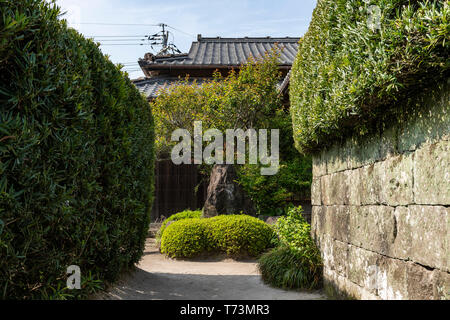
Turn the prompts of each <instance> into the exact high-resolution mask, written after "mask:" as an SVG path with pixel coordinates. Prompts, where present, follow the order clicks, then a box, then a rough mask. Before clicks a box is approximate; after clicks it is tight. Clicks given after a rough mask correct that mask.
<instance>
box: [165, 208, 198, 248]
mask: <svg viewBox="0 0 450 320" xmlns="http://www.w3.org/2000/svg"><path fill="white" fill-rule="evenodd" d="M201 217H202V211H201V210H196V211H192V210H184V211H182V212H178V213H176V214H173V215H171V216H170V217H168V218H167V219H165V220H164V221H163V223H162V224H161V228H159V230H158V233H157V234H156V240H157V241H158V242H160V240H161V237H162V235H163V233H164V230H165V229H166V227H167V224H168V223H169V222H174V221H179V220H183V219H194V218H201Z"/></svg>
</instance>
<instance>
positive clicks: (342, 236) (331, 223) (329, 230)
mask: <svg viewBox="0 0 450 320" xmlns="http://www.w3.org/2000/svg"><path fill="white" fill-rule="evenodd" d="M349 221H350V207H349V206H329V207H326V208H325V233H326V234H327V235H329V236H330V237H331V238H332V239H337V240H339V241H343V242H348V241H349V225H350V223H349Z"/></svg>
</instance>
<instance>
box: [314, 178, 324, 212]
mask: <svg viewBox="0 0 450 320" xmlns="http://www.w3.org/2000/svg"><path fill="white" fill-rule="evenodd" d="M311 204H312V205H313V206H320V205H321V204H322V192H321V190H320V178H314V179H313V181H312V183H311Z"/></svg>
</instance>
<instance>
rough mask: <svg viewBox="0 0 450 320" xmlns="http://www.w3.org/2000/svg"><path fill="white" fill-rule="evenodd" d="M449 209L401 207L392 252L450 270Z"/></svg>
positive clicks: (432, 266) (395, 254) (414, 260)
mask: <svg viewBox="0 0 450 320" xmlns="http://www.w3.org/2000/svg"><path fill="white" fill-rule="evenodd" d="M449 210H450V209H449V208H446V207H440V206H418V205H414V206H409V207H407V208H406V207H397V208H396V209H395V217H396V221H397V235H396V238H395V242H394V245H393V246H392V248H391V251H390V255H391V256H394V257H399V258H402V259H409V260H412V261H413V262H417V263H420V264H421V265H425V266H429V267H431V268H438V269H441V270H446V271H450V249H449V248H450V243H449V241H450V240H449V236H448V235H449V231H450V230H449V229H450V228H449V227H450V226H449V225H450V222H449Z"/></svg>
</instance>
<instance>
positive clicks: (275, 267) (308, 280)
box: [258, 245, 322, 289]
mask: <svg viewBox="0 0 450 320" xmlns="http://www.w3.org/2000/svg"><path fill="white" fill-rule="evenodd" d="M258 269H259V270H260V272H261V276H262V279H263V281H264V282H266V283H268V284H270V285H272V286H274V287H278V288H283V289H317V288H319V287H320V286H321V281H322V278H321V274H320V272H321V271H320V268H315V269H314V270H311V266H310V265H309V264H308V262H307V261H305V259H304V256H303V254H302V253H301V252H299V251H297V250H294V249H292V248H290V247H288V246H284V245H282V246H279V247H277V248H275V249H273V250H271V251H269V252H267V253H265V254H263V255H262V256H261V257H260V258H259V260H258Z"/></svg>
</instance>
